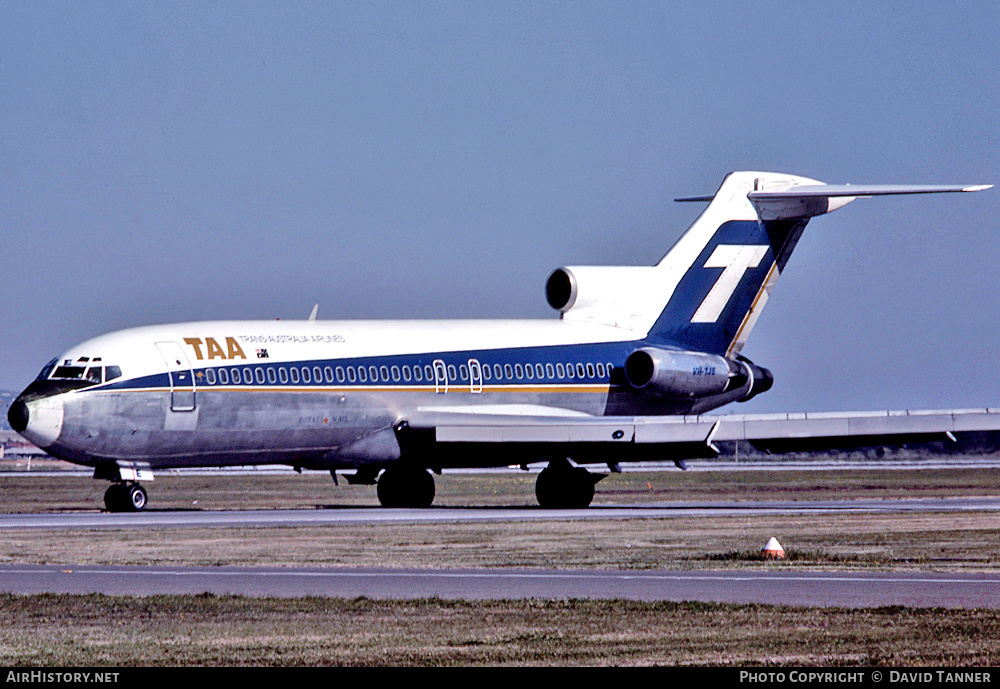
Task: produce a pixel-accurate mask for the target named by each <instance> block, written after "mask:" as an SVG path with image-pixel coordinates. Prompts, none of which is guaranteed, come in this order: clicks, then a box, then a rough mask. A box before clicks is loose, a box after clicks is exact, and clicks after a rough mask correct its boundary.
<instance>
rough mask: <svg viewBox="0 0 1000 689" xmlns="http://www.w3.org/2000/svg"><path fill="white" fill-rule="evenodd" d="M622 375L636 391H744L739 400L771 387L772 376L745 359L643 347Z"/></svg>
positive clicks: (669, 394) (681, 394)
mask: <svg viewBox="0 0 1000 689" xmlns="http://www.w3.org/2000/svg"><path fill="white" fill-rule="evenodd" d="M625 377H626V378H627V379H628V382H629V384H630V385H631V386H632V387H633V388H635V389H636V390H647V389H648V390H650V391H652V392H655V393H657V394H659V395H663V396H666V397H709V396H711V395H721V394H724V393H728V392H734V391H743V393H744V394H743V395H741V396H738V397H737V399H738V400H739V401H741V402H742V401H746V400H748V399H750V398H751V397H754V396H755V395H758V394H760V393H762V392H765V391H766V390H770V389H771V386H772V385H773V384H774V376H772V375H771V372H770V371H768V370H767V369H766V368H762V367H760V366H756V365H754V364H753V363H751V362H750V361H749V360H748V359H745V358H743V357H739V359H737V360H736V361H734V360H732V359H727V358H726V357H723V356H719V355H717V354H705V353H703V352H683V351H675V350H670V349H660V348H658V347H643V348H642V349H638V350H636V351H634V352H632V353H631V354H630V355H629V357H628V359H626V360H625Z"/></svg>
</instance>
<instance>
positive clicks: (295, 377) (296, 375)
mask: <svg viewBox="0 0 1000 689" xmlns="http://www.w3.org/2000/svg"><path fill="white" fill-rule="evenodd" d="M288 372H289V373H290V374H291V376H292V382H293V383H298V382H299V369H297V368H295V367H294V366H292V367H291V368H290V369H289V370H288Z"/></svg>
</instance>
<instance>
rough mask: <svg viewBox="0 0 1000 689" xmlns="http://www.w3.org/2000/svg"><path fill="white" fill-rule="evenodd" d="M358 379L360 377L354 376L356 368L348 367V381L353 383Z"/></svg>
mask: <svg viewBox="0 0 1000 689" xmlns="http://www.w3.org/2000/svg"><path fill="white" fill-rule="evenodd" d="M357 378H358V377H357V376H356V375H355V374H354V367H353V366H348V367H347V380H348V382H351V383H353V382H354V381H355V380H357Z"/></svg>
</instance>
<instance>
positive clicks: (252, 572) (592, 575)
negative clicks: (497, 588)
mask: <svg viewBox="0 0 1000 689" xmlns="http://www.w3.org/2000/svg"><path fill="white" fill-rule="evenodd" d="M2 571H5V572H8V573H13V574H34V573H38V572H45V571H49V569H48V568H47V567H44V566H40V567H37V568H27V569H10V568H4V569H3V570H2ZM58 573H59V574H77V575H93V574H98V575H108V576H111V575H114V576H122V575H132V576H177V577H197V576H226V577H247V576H252V577H285V578H293V577H311V578H351V579H382V578H386V577H396V578H401V579H421V578H435V579H555V580H559V579H563V580H565V579H580V580H593V579H620V580H624V581H630V580H636V581H658V580H659V581H761V580H766V581H800V582H801V581H823V582H859V583H860V582H865V583H896V584H900V583H913V582H921V583H937V584H1000V577H995V576H992V575H988V576H984V577H980V578H971V579H970V578H956V577H940V575H939V576H937V577H925V576H922V575H921V574H919V573H914V574H913V575H912V576H900V575H896V576H888V577H886V576H879V575H878V574H877V573H872V574H871V575H869V576H863V575H842V574H830V575H823V574H807V573H803V574H801V575H800V574H773V573H770V572H755V573H753V574H635V573H632V574H618V573H615V572H601V571H597V572H589V573H588V572H537V573H535V572H504V571H502V570H501V571H496V572H492V571H479V572H469V571H435V570H428V571H426V572H396V571H392V570H385V571H363V572H358V571H288V572H284V571H260V570H256V569H253V568H247V569H243V570H238V571H231V570H215V569H205V570H194V571H192V570H173V569H166V570H161V569H144V568H130V567H124V568H122V569H91V568H86V567H81V568H76V569H71V570H66V569H61V570H59V572H58Z"/></svg>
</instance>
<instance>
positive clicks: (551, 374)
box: [545, 364, 556, 380]
mask: <svg viewBox="0 0 1000 689" xmlns="http://www.w3.org/2000/svg"><path fill="white" fill-rule="evenodd" d="M545 375H546V376H547V377H548V378H549V380H551V379H553V378H555V377H556V368H555V366H553V365H552V364H545Z"/></svg>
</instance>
